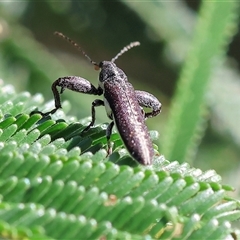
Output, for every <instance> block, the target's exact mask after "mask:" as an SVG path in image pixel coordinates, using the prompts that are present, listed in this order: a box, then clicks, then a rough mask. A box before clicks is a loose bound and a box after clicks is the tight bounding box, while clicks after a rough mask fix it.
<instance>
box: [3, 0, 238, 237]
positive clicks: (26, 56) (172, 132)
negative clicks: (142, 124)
mask: <svg viewBox="0 0 240 240" xmlns="http://www.w3.org/2000/svg"><path fill="white" fill-rule="evenodd" d="M121 2H122V3H124V4H125V5H126V6H127V11H125V10H126V9H125V10H124V9H123V6H122V5H124V4H121V3H119V2H114V11H111V10H108V7H109V6H110V5H107V4H106V2H105V1H102V2H101V1H99V2H98V1H96V2H94V3H93V2H91V3H90V2H89V3H88V2H82V1H68V3H66V4H64V5H62V3H61V5H60V4H58V3H54V4H52V3H50V2H46V3H45V2H41V3H40V4H39V3H38V2H35V1H33V2H30V1H29V2H24V3H23V2H21V3H15V5H11V4H10V3H9V5H4V3H0V13H1V18H0V41H1V44H0V72H1V76H0V77H1V78H3V79H4V80H5V79H8V81H10V82H14V85H15V86H17V87H18V88H19V87H20V88H21V89H28V90H29V91H30V90H31V91H33V92H41V93H44V96H49V97H50V96H51V98H52V95H48V94H51V91H50V84H51V83H52V82H53V81H54V79H56V78H57V77H59V76H65V75H67V74H75V73H74V71H73V73H72V68H71V67H72V65H74V64H75V63H74V64H73V62H74V60H73V61H72V60H70V61H69V59H70V58H68V57H66V59H67V60H66V62H64V64H65V65H67V64H68V68H69V69H68V70H71V71H70V72H69V71H67V72H68V73H66V71H65V70H64V67H63V66H62V64H60V62H59V61H58V60H57V59H56V58H55V57H53V55H52V54H49V53H48V52H47V51H46V49H45V48H44V47H43V46H42V45H41V44H39V42H38V41H39V39H38V40H36V39H34V37H33V35H35V36H36V37H37V36H38V35H39V34H40V35H42V38H44V41H47V38H49V39H50V38H51V39H52V38H54V37H52V32H53V31H55V30H59V31H63V32H64V33H66V34H67V35H69V36H70V37H73V39H77V38H76V36H80V39H81V41H77V42H79V43H80V45H81V46H84V44H86V43H88V44H89V45H90V49H93V50H91V51H92V53H91V54H89V55H90V56H93V58H94V60H95V59H98V56H97V54H98V52H99V56H101V58H100V60H102V57H104V56H106V54H105V55H104V54H103V53H104V51H103V48H104V47H106V48H107V51H111V48H112V49H113V47H112V46H111V45H110V43H111V42H113V43H116V45H119V46H118V48H119V47H122V46H123V44H122V43H121V45H120V42H121V39H122V38H124V44H125V43H126V41H128V40H129V39H133V40H140V41H141V42H142V43H143V44H142V47H143V49H144V45H145V46H146V45H147V52H148V53H149V54H150V58H151V61H152V62H148V59H147V57H146V56H144V60H142V59H141V60H140V55H137V57H136V58H135V59H134V58H133V59H131V57H130V59H128V58H127V59H128V60H129V61H125V62H126V65H127V66H128V65H129V69H128V72H130V73H131V71H129V70H131V69H133V72H139V75H138V76H137V77H138V78H139V79H140V78H141V77H143V79H144V81H146V82H147V83H148V88H149V87H150V86H149V85H150V82H148V79H147V78H146V77H149V76H151V78H152V77H154V74H156V76H159V75H157V73H158V72H159V73H162V72H161V69H162V68H163V66H162V65H163V64H162V65H161V69H160V68H159V65H160V64H159V62H158V61H156V59H157V57H156V56H157V55H158V52H157V50H156V49H159V48H158V47H159V45H158V44H159V42H160V40H162V41H163V42H164V44H165V46H164V53H165V59H164V61H166V59H167V60H168V61H169V63H170V64H171V67H172V69H176V67H177V65H178V64H181V63H183V61H184V60H185V59H186V62H185V63H184V66H183V70H182V73H181V75H180V80H179V81H178V83H177V90H176V94H175V96H174V99H173V104H172V107H170V118H169V119H170V120H168V121H166V122H167V124H166V125H167V129H166V132H165V133H162V132H161V139H160V140H161V141H159V142H160V144H162V149H161V151H160V152H161V153H162V154H164V155H165V156H167V158H168V159H169V161H168V160H166V159H165V158H164V156H162V155H160V154H159V152H158V148H157V146H156V145H155V146H154V148H155V152H156V157H155V159H154V164H153V166H150V167H143V166H138V165H137V164H136V162H135V161H133V160H132V159H131V158H130V157H129V155H128V153H127V152H126V150H125V148H124V147H123V144H122V141H121V139H120V137H119V135H118V134H117V133H116V132H115V133H114V134H113V135H112V137H111V140H112V141H113V142H114V152H113V154H112V155H111V156H109V157H107V154H106V150H105V149H106V137H105V130H106V125H105V124H101V125H97V126H95V127H93V128H92V129H90V130H89V131H88V132H84V133H82V130H83V128H84V126H85V125H86V124H87V122H88V120H89V119H87V118H86V119H81V120H80V121H79V122H77V120H76V119H77V118H76V117H69V116H66V115H64V113H63V112H62V111H58V112H57V113H56V114H54V115H53V116H51V118H50V117H48V118H44V119H42V118H41V116H40V115H38V114H35V115H32V116H30V115H29V113H30V112H31V111H33V110H35V109H37V108H39V109H40V110H43V111H48V110H50V109H51V108H52V102H50V103H48V104H45V105H44V106H43V101H44V100H43V97H42V95H39V94H38V95H35V96H31V95H30V93H28V92H24V93H21V94H16V93H15V90H14V88H13V87H12V86H11V85H5V84H2V86H1V88H0V119H1V120H0V199H1V203H0V238H3V239H23V238H24V239H79V238H82V239H156V238H160V239H166V238H167V239H235V238H237V237H240V229H239V224H238V223H239V218H240V209H239V201H238V200H236V199H234V198H231V197H230V194H232V193H230V194H229V193H228V192H229V191H233V188H232V187H230V186H226V185H223V184H222V183H221V177H220V176H219V175H217V174H216V172H215V171H214V170H209V171H206V172H202V171H201V170H200V169H197V168H193V167H190V166H189V164H187V163H186V160H191V161H192V160H193V158H192V157H191V158H190V155H192V154H193V153H196V150H197V145H198V143H199V141H200V139H201V138H202V137H203V134H204V130H205V126H206V125H205V124H206V120H207V118H208V116H207V114H206V112H207V109H206V107H210V109H211V111H212V113H213V114H215V117H217V118H218V119H220V121H221V122H223V123H224V124H222V125H220V126H221V127H219V129H220V130H219V129H218V131H219V132H221V131H222V132H224V133H226V132H227V133H230V135H231V136H232V138H231V139H232V140H233V141H234V142H235V144H236V145H238V146H239V142H240V141H239V136H240V134H239V126H238V122H239V121H238V119H239V105H240V99H239V94H238V93H239V89H240V86H239V81H238V80H239V79H238V78H239V73H237V71H236V69H235V68H234V67H233V66H230V65H229V64H226V62H227V60H226V59H225V55H226V51H227V47H228V46H227V45H228V43H229V42H230V40H231V38H232V36H233V35H234V33H235V32H236V27H237V21H238V16H239V8H238V6H239V3H238V2H237V1H233V2H219V1H216V2H214V1H207V0H206V1H202V5H201V9H200V13H199V15H198V16H197V14H193V13H192V12H190V10H189V9H188V8H187V7H186V6H185V5H184V2H183V1H173V2H172V1H156V2H154V1H152V2H151V1H150V2H136V1H125V0H122V1H121ZM117 4H118V5H117ZM79 6H80V11H79V8H78V7H79ZM71 7H72V8H73V9H72V11H70V9H71ZM104 7H105V8H104ZM118 7H121V9H122V10H124V11H122V10H120V11H116V9H118ZM28 8H29V9H28ZM39 9H41V10H42V12H41V11H40V12H38V10H39ZM109 9H110V8H109ZM129 9H132V10H133V12H135V13H137V14H138V16H139V18H140V19H141V20H142V22H140V21H139V22H137V23H138V25H136V26H135V25H134V24H135V23H136V16H135V15H134V14H133V12H131V14H129V12H130V11H129ZM104 11H105V12H104ZM112 12H113V13H114V14H113V15H116V19H115V22H114V16H113V15H111V17H109V14H110V13H112ZM43 13H44V14H43ZM88 15H89V16H90V18H89V16H88ZM35 16H44V18H43V19H41V20H39V18H38V19H37V21H36V19H35ZM49 16H51V18H49ZM69 16H71V17H69ZM79 16H81V17H82V16H84V17H86V19H87V18H88V20H89V21H92V22H93V26H94V27H92V26H89V25H88V24H86V21H85V22H84V19H81V20H79ZM93 16H94V17H93ZM100 16H101V17H102V19H103V18H104V17H105V20H106V25H107V29H108V31H109V32H107V31H106V29H105V32H104V30H103V29H102V28H99V26H101V24H102V23H103V22H101V21H103V20H102V19H100ZM120 17H121V19H122V18H124V19H125V18H126V21H121V24H120V23H119V18H120ZM24 19H27V21H26V20H25V27H24ZM59 19H61V21H59ZM76 19H77V20H76ZM32 20H35V23H37V24H38V23H41V25H40V30H39V29H38V30H36V29H37V28H36V26H35V25H34V21H32ZM82 20H83V21H82ZM54 21H57V22H61V24H60V26H59V25H57V27H56V26H55V25H54ZM74 21H75V24H73V23H74ZM195 22H197V25H196V30H193V27H194V23H195ZM79 24H80V25H79ZM81 24H82V25H81ZM84 24H86V28H87V29H90V28H92V29H93V32H95V34H96V35H95V37H94V35H90V34H89V33H88V32H86V31H84V30H79V29H81V28H84V27H83V25H84ZM124 24H125V25H124ZM131 24H133V25H134V27H133V26H132V25H131ZM26 25H27V27H28V28H29V29H31V31H28V30H27V29H26ZM128 25H129V26H128ZM116 26H118V27H117V28H116ZM78 27H79V28H78ZM128 27H129V29H128ZM48 28H49V29H50V30H49V31H50V33H49V32H46V29H48ZM70 29H72V32H71V33H69V32H68V31H70ZM144 29H145V32H144V34H143V30H144ZM118 30H119V31H118ZM34 31H35V32H34ZM44 31H45V32H44ZM127 31H129V32H131V33H136V32H139V35H138V36H137V38H136V36H135V35H134V34H132V35H130V34H129V35H130V36H129V35H127ZM113 32H114V34H113ZM119 32H120V33H119ZM32 33H34V34H32ZM194 33H195V35H193V34H194ZM74 34H75V37H74ZM96 36H97V38H96ZM126 36H128V37H126ZM38 37H39V36H38ZM114 37H115V38H116V40H117V41H115V40H114ZM141 37H142V39H141ZM135 38H136V39H135ZM139 38H140V39H139ZM147 38H148V44H146V42H145V40H147ZM96 39H97V41H96ZM126 39H128V40H126ZM149 39H151V41H152V45H154V46H153V47H154V50H151V44H150V42H151V41H150V40H149ZM192 39H193V41H192ZM156 40H157V41H156ZM51 41H53V40H49V42H51ZM84 41H85V43H84ZM191 41H192V43H191ZM106 42H107V44H106ZM155 43H156V44H155ZM56 44H57V41H56V42H55V43H54V46H56ZM95 44H97V47H96V45H95ZM66 45H67V44H66ZM86 46H87V44H86ZM53 48H54V47H52V46H51V51H52V49H53ZM57 48H58V47H57ZM114 48H115V47H114ZM58 49H59V48H58ZM84 49H85V50H86V52H88V53H89V49H86V48H85V46H84ZM94 49H95V50H94ZM116 49H117V48H116ZM141 49H142V48H140V50H139V51H141ZM189 49H190V50H189ZM53 51H54V50H53ZM188 51H189V54H188V56H187V57H185V56H186V52H188ZM100 54H101V55H100ZM114 54H115V53H114ZM114 54H111V57H112V56H114ZM129 54H131V53H130V52H129ZM109 55H110V54H109ZM36 56H37V57H36ZM96 56H97V57H96ZM64 59H65V57H64ZM119 60H120V62H119V63H120V65H121V67H122V66H124V64H123V62H124V61H123V62H121V59H119ZM130 60H131V61H130ZM68 61H69V63H67V62H68ZM78 61H79V62H78V63H77V67H76V69H77V74H79V65H80V66H81V69H80V73H81V76H84V77H86V78H87V79H94V78H96V76H97V74H95V75H94V74H92V73H91V72H92V71H90V69H88V68H87V67H86V66H87V63H86V61H85V59H84V61H83V62H82V61H81V60H78ZM141 61H142V62H143V63H144V64H143V65H144V68H142V67H141V66H143V65H141ZM132 62H136V65H132V66H130V64H131V63H132ZM50 63H51V64H50ZM146 63H147V64H146ZM156 63H157V68H155V69H154V67H153V68H152V66H153V65H154V64H156ZM120 65H119V66H120ZM126 65H125V66H124V67H123V69H124V70H125V69H127V68H126V67H127V66H126ZM136 66H137V68H136ZM145 66H147V68H145ZM150 66H151V67H150ZM85 68H86V69H85ZM136 69H138V71H136ZM73 70H75V69H73ZM148 70H149V71H150V72H147V71H148ZM130 75H131V74H128V76H130ZM141 75H142V76H141ZM160 76H161V78H163V79H164V77H165V76H164V75H163V76H162V75H161V74H160ZM157 79H159V77H157ZM131 80H132V79H131ZM149 80H150V79H149ZM163 82H166V80H165V79H164V80H163V81H162V82H161V84H163ZM93 83H94V82H93ZM151 85H152V84H151ZM156 86H157V85H156ZM158 86H160V82H159V83H158ZM209 86H210V87H209ZM153 88H154V87H153ZM159 88H160V87H159ZM143 89H144V87H143ZM161 89H162V85H161ZM155 90H156V89H155ZM157 90H158V89H157ZM158 94H159V92H158ZM66 95H67V94H66ZM66 95H64V96H66ZM78 95H81V94H77V95H76V94H74V93H71V94H69V95H67V96H66V98H68V99H70V101H71V103H73V105H74V106H77V107H75V108H74V110H75V112H74V114H75V113H76V115H77V117H79V116H80V117H81V118H82V117H83V116H88V115H89V107H88V106H86V104H85V101H86V99H85V98H87V97H86V96H84V98H81V96H78ZM208 96H210V98H209V97H208ZM206 97H207V98H206ZM79 99H81V101H80V100H79ZM159 99H160V100H161V101H162V98H161V97H159ZM206 100H208V101H206ZM206 105H207V106H206ZM69 108H70V105H69V104H68V102H63V110H64V112H65V113H66V112H67V111H68V110H69ZM166 108H167V103H166V102H163V112H162V114H161V115H162V116H161V118H159V119H160V121H161V119H164V114H165V113H166V112H167V111H166ZM79 109H81V111H79ZM84 109H87V110H88V112H87V113H86V111H85V110H84ZM223 110H224V112H227V114H223ZM98 116H99V115H98ZM157 121H159V120H157ZM217 127H218V126H217ZM155 128H159V129H160V127H159V124H157V125H156V127H155ZM215 128H216V125H215ZM161 129H164V128H161ZM151 137H152V140H154V141H155V142H157V140H158V139H157V137H158V132H156V131H151ZM227 156H228V158H227V160H228V161H229V160H230V159H231V154H228V155H227ZM209 158H212V157H209ZM174 159H177V160H178V162H177V161H173V160H174ZM213 160H215V161H216V160H217V161H218V159H217V158H213ZM170 161H171V162H170ZM202 161H205V162H206V159H205V158H203V159H202ZM179 162H185V163H182V164H180V163H179ZM228 165H230V164H228ZM236 169H237V168H236ZM232 175H233V174H232ZM236 177H237V176H236ZM234 179H236V178H234ZM235 182H237V181H236V180H235ZM234 223H235V224H236V226H237V228H236V227H234ZM237 224H238V225H237Z"/></svg>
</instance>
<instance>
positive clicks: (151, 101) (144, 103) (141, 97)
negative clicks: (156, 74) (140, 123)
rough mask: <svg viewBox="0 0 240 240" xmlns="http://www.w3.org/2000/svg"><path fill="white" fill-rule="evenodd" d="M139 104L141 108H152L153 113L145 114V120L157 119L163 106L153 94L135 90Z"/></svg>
mask: <svg viewBox="0 0 240 240" xmlns="http://www.w3.org/2000/svg"><path fill="white" fill-rule="evenodd" d="M135 94H136V97H137V100H138V103H139V105H140V106H141V107H147V108H151V109H152V112H148V113H145V119H147V118H151V117H155V116H157V115H158V114H159V113H160V112H161V107H162V104H161V103H160V102H159V101H158V99H157V98H156V97H155V96H153V95H152V94H150V93H148V92H145V91H139V90H135Z"/></svg>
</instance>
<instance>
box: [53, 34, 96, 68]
mask: <svg viewBox="0 0 240 240" xmlns="http://www.w3.org/2000/svg"><path fill="white" fill-rule="evenodd" d="M54 34H55V35H57V36H59V37H61V38H63V39H65V40H67V41H68V42H69V43H71V44H72V45H73V46H74V47H75V48H77V49H78V50H79V51H80V52H81V53H82V54H83V56H85V57H86V58H87V59H88V61H89V62H90V63H92V64H93V65H94V66H96V67H97V68H99V64H97V63H96V62H94V61H93V60H92V59H91V58H90V57H89V56H88V55H87V54H86V53H85V52H84V51H83V49H82V48H81V47H80V46H79V45H78V44H77V43H76V42H74V41H73V40H72V39H71V38H69V37H67V36H65V35H64V34H62V33H60V32H55V33H54Z"/></svg>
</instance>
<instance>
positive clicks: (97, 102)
mask: <svg viewBox="0 0 240 240" xmlns="http://www.w3.org/2000/svg"><path fill="white" fill-rule="evenodd" d="M99 106H104V101H103V100H101V99H96V100H94V101H93V102H92V120H91V122H90V124H89V125H88V126H87V127H86V128H85V129H84V130H83V132H85V131H88V130H89V129H90V127H91V126H93V125H94V123H95V120H96V117H95V107H99Z"/></svg>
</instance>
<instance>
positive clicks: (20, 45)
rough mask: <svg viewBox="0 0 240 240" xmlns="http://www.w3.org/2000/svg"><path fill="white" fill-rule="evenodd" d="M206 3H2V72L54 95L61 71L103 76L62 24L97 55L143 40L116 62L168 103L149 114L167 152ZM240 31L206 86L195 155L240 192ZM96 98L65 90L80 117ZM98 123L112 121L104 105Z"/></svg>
mask: <svg viewBox="0 0 240 240" xmlns="http://www.w3.org/2000/svg"><path fill="white" fill-rule="evenodd" d="M200 5H201V1H180V0H179V1H175V2H172V1H158V2H157V1H156V2H155V1H150V2H138V1H131V2H129V1H97V0H96V1H61V2H56V1H21V2H1V3H0V78H1V79H2V80H3V81H4V82H5V83H10V84H13V85H14V86H15V88H16V89H17V92H20V91H29V92H31V93H32V94H37V93H42V94H43V96H44V98H45V100H47V101H48V100H49V101H50V100H52V99H53V96H52V92H51V83H52V82H53V81H54V80H56V79H57V78H59V77H62V76H69V75H78V76H81V77H84V78H86V79H88V80H89V81H91V82H92V83H93V84H94V85H95V86H97V82H98V72H97V71H95V70H94V68H93V66H92V65H91V64H90V63H89V62H88V61H87V60H86V59H85V58H84V57H83V56H82V54H81V53H80V52H79V51H78V50H77V49H75V48H74V47H73V46H71V45H70V44H68V43H67V42H66V41H63V40H62V39H60V38H58V37H56V36H54V35H53V33H54V32H55V31H60V32H62V33H64V34H65V35H67V36H68V37H70V38H71V39H73V40H74V41H76V42H77V43H78V44H79V45H80V46H81V47H82V48H83V49H84V50H85V52H86V53H87V54H88V55H89V56H90V57H91V58H92V59H93V60H94V61H96V62H99V61H102V60H111V59H112V58H113V57H114V56H115V55H116V54H117V53H118V52H119V51H120V50H121V49H122V48H123V47H124V46H125V45H126V44H128V43H130V42H132V41H140V42H141V45H140V47H136V48H133V49H132V50H130V51H129V52H127V53H125V54H124V55H123V56H121V57H120V58H119V59H118V60H117V61H116V64H117V65H118V66H119V67H120V68H121V69H123V70H124V71H125V73H126V74H127V76H128V78H129V81H130V82H131V83H133V85H134V87H135V89H140V90H145V91H148V92H151V93H152V94H154V95H155V96H156V97H157V98H158V99H159V100H160V101H161V102H162V105H163V108H162V113H161V115H159V116H157V117H156V118H153V119H149V120H148V121H147V125H148V126H149V129H150V130H155V129H156V130H157V131H158V132H159V134H160V137H159V141H158V142H156V144H157V145H158V146H159V149H160V153H161V154H163V155H164V152H162V151H161V145H162V141H164V131H165V126H166V124H167V123H168V121H169V115H168V113H169V108H170V106H171V105H170V103H171V99H172V97H173V96H174V92H175V88H176V83H177V81H178V78H179V75H180V71H181V68H182V66H183V63H184V60H185V59H186V56H187V53H188V51H189V48H190V43H191V41H192V39H193V34H194V29H195V26H196V19H197V15H198V11H199V8H200ZM219 14H221V13H219ZM219 16H221V15H219ZM237 21H239V20H237ZM239 38H240V34H239V32H237V33H236V34H235V36H234V38H233V40H232V41H231V43H230V45H229V47H228V57H227V58H226V59H224V67H223V68H221V69H220V70H221V71H217V72H216V74H214V76H213V77H212V78H213V80H212V81H211V82H210V86H209V90H208V91H207V92H206V99H207V101H206V102H207V109H208V112H207V114H206V115H205V116H204V130H202V131H203V132H204V134H201V136H200V137H199V139H198V141H197V142H196V145H197V148H196V151H195V154H194V155H193V156H194V157H192V158H191V162H190V164H191V165H192V166H194V167H199V168H201V169H202V170H208V169H215V170H216V171H217V172H218V173H219V174H220V175H221V176H222V177H223V182H224V183H226V184H231V185H232V186H234V187H236V189H237V191H235V193H234V194H236V195H238V196H239V195H240V158H239V153H240V148H239V146H240V127H239V125H240V108H239V106H240V74H239V61H240V51H239ZM226 66H227V67H226ZM218 80H219V81H220V82H219V81H218ZM94 99H95V97H94V96H89V95H83V94H78V93H75V92H70V91H65V92H64V94H63V95H62V100H63V101H65V100H68V101H69V102H70V103H71V106H72V107H71V110H70V112H69V114H71V115H76V116H77V117H78V118H84V117H88V116H89V115H90V106H91V101H92V100H94ZM52 104H53V102H52ZM64 106H65V105H63V110H64V109H65V108H64ZM66 109H67V104H66ZM40 110H41V109H40ZM97 122H98V123H101V122H108V119H107V117H106V114H105V110H104V109H97ZM166 158H167V159H168V160H170V161H173V160H176V159H169V156H166Z"/></svg>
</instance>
